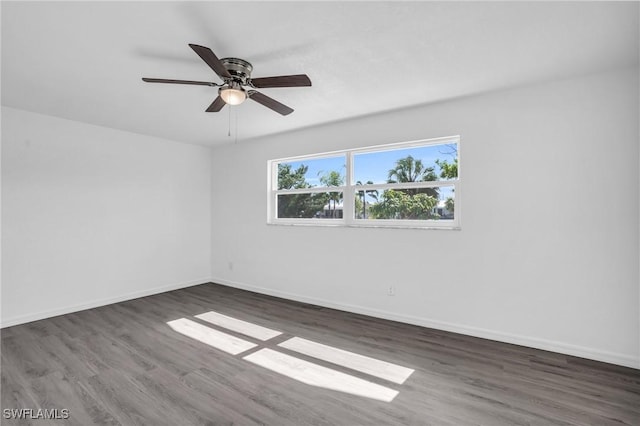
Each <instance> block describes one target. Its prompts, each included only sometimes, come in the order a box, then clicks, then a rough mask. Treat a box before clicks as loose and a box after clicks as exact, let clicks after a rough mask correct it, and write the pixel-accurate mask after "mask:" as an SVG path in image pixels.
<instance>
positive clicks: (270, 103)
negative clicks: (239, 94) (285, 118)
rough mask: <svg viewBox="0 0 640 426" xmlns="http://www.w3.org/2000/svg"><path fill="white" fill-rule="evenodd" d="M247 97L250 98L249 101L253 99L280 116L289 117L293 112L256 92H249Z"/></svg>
mask: <svg viewBox="0 0 640 426" xmlns="http://www.w3.org/2000/svg"><path fill="white" fill-rule="evenodd" d="M247 95H248V96H249V99H252V100H254V101H256V102H258V103H259V104H262V105H264V106H266V107H267V108H270V109H272V110H274V111H275V112H277V113H279V114H282V115H289V114H291V113H292V112H293V109H291V108H289V107H288V106H286V105H284V104H281V103H280V102H278V101H276V100H275V99H272V98H270V97H269V96H267V95H263V94H262V93H260V92H256V91H255V90H249V91H248V92H247Z"/></svg>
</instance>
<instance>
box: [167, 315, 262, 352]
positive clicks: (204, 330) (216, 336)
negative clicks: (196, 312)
mask: <svg viewBox="0 0 640 426" xmlns="http://www.w3.org/2000/svg"><path fill="white" fill-rule="evenodd" d="M167 325H169V327H171V328H172V329H173V330H175V331H177V332H178V333H180V334H184V335H185V336H187V337H191V338H192V339H195V340H198V341H200V342H202V343H206V344H207V345H209V346H213V347H214V348H217V349H220V350H221V351H224V352H227V353H229V354H232V355H237V354H239V353H242V352H244V351H246V350H249V349H251V348H255V347H256V346H257V345H256V344H254V343H251V342H247V341H246V340H242V339H239V338H237V337H235V336H231V335H229V334H226V333H223V332H221V331H218V330H214V329H212V328H211V327H207V326H206V325H202V324H199V323H197V322H195V321H191V320H188V319H186V318H180V319H177V320H175V321H169V322H168V323H167Z"/></svg>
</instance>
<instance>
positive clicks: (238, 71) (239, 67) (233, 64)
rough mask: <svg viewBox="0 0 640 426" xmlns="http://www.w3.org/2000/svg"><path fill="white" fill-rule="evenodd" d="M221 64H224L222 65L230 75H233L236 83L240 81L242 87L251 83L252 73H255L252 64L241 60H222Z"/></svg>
mask: <svg viewBox="0 0 640 426" xmlns="http://www.w3.org/2000/svg"><path fill="white" fill-rule="evenodd" d="M220 62H222V65H224V67H225V68H226V69H227V71H228V72H229V74H231V76H232V77H233V80H234V81H238V82H239V83H240V84H242V85H247V84H248V83H249V79H250V78H251V71H253V65H251V63H249V62H247V61H245V60H244V59H239V58H222V59H220Z"/></svg>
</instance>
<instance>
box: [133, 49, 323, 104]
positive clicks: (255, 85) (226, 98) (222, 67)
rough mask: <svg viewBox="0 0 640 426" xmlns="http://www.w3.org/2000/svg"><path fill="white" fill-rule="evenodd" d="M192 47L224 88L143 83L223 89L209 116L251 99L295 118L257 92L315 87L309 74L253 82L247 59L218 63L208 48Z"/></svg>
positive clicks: (152, 80) (158, 80) (156, 80)
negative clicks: (261, 90) (223, 108)
mask: <svg viewBox="0 0 640 426" xmlns="http://www.w3.org/2000/svg"><path fill="white" fill-rule="evenodd" d="M189 47H191V48H192V49H193V50H194V51H195V52H196V53H197V54H198V56H200V58H202V60H203V61H205V62H206V63H207V65H209V66H210V67H211V69H212V70H213V71H214V72H215V73H216V74H217V75H218V76H219V77H220V78H221V79H222V80H223V83H222V84H217V83H211V82H207V81H190V80H167V79H164V78H146V77H143V78H142V81H146V82H148V83H172V84H194V85H199V86H211V87H219V89H218V97H217V98H216V99H215V100H214V101H213V103H212V104H211V105H209V108H207V109H206V112H218V111H220V110H221V109H222V107H224V106H225V105H226V104H229V105H240V104H241V103H242V102H244V101H245V100H246V99H251V100H253V101H256V102H258V103H259V104H262V105H264V106H266V107H267V108H270V109H272V110H274V111H275V112H277V113H279V114H282V115H288V114H291V113H292V112H293V109H291V108H289V107H288V106H286V105H284V104H281V103H280V102H278V101H276V100H275V99H272V98H270V97H269V96H267V95H264V94H262V93H260V92H258V91H256V90H253V89H266V88H272V87H303V86H311V80H309V77H308V76H307V75H306V74H296V75H281V76H277V77H261V78H251V71H253V65H251V64H250V63H249V62H247V61H245V60H244V59H238V58H222V59H218V57H217V56H216V55H215V53H213V51H212V50H211V49H209V48H208V47H204V46H198V45H197V44H189ZM245 87H249V88H250V89H248V90H245Z"/></svg>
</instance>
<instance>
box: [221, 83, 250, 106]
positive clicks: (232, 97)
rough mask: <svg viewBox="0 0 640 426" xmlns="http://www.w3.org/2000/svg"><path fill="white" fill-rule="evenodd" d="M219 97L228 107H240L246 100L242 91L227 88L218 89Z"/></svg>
mask: <svg viewBox="0 0 640 426" xmlns="http://www.w3.org/2000/svg"><path fill="white" fill-rule="evenodd" d="M220 97H221V98H222V100H223V101H225V102H226V103H227V104H229V105H240V104H241V103H243V102H244V100H245V99H247V94H246V93H245V91H244V90H242V89H232V88H230V87H228V88H225V89H220Z"/></svg>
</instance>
